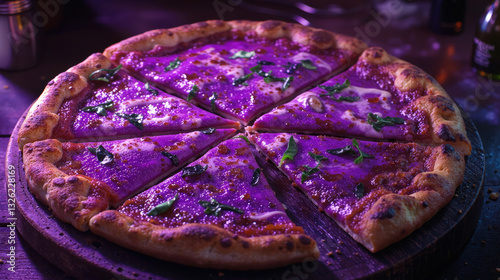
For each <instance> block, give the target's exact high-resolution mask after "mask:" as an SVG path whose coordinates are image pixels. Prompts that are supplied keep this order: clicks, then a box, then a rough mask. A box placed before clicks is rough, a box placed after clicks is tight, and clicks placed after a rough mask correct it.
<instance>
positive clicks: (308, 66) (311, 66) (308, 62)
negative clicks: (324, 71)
mask: <svg viewBox="0 0 500 280" xmlns="http://www.w3.org/2000/svg"><path fill="white" fill-rule="evenodd" d="M300 66H302V67H304V68H306V69H309V70H316V69H318V67H316V66H314V64H313V63H312V61H311V60H309V59H303V60H301V61H300Z"/></svg>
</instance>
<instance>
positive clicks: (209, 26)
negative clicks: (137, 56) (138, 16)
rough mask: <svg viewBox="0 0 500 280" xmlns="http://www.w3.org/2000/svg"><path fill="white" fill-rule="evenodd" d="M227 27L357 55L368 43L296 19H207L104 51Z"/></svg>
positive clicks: (175, 41) (145, 46)
mask: <svg viewBox="0 0 500 280" xmlns="http://www.w3.org/2000/svg"><path fill="white" fill-rule="evenodd" d="M230 30H240V31H243V32H255V34H256V35H258V36H260V37H264V38H269V39H276V38H283V37H285V38H289V39H291V40H292V41H293V42H296V43H299V44H302V45H306V46H314V47H317V48H319V49H328V48H332V47H333V48H338V49H340V50H343V51H346V52H348V53H349V54H350V55H354V56H356V57H357V56H359V54H361V52H363V50H364V49H366V48H367V45H366V44H365V43H364V42H363V41H361V40H358V39H356V38H354V37H349V36H345V35H341V34H337V33H333V32H330V31H326V30H323V29H317V28H312V27H307V26H303V25H300V24H295V23H286V22H283V21H277V20H268V21H248V20H237V21H221V20H208V21H203V22H198V23H193V24H188V25H183V26H179V27H174V28H170V29H156V30H151V31H148V32H145V33H142V34H139V35H136V36H133V37H130V38H128V39H125V40H123V41H121V42H118V43H116V44H114V45H112V46H110V47H108V48H107V49H106V50H105V51H104V55H105V56H107V57H109V58H111V57H113V54H114V53H116V52H119V51H123V52H131V51H148V50H152V49H153V48H155V47H156V46H164V47H175V46H177V45H179V44H181V43H188V42H190V41H193V40H195V39H199V38H203V37H208V36H211V35H214V34H217V33H221V32H227V31H230Z"/></svg>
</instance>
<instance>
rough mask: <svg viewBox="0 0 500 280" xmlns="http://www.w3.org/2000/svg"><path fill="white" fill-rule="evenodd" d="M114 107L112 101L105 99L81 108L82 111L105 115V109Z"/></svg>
mask: <svg viewBox="0 0 500 280" xmlns="http://www.w3.org/2000/svg"><path fill="white" fill-rule="evenodd" d="M113 108H114V105H113V101H111V100H110V101H106V102H104V103H101V104H97V105H95V106H87V107H84V108H82V111H84V112H87V113H90V112H93V113H97V114H98V115H100V116H106V115H107V114H108V112H107V111H106V110H111V109H113Z"/></svg>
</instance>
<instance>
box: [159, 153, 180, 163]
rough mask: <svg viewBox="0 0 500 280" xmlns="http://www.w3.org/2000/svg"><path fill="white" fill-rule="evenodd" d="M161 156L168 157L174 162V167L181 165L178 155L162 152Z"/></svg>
mask: <svg viewBox="0 0 500 280" xmlns="http://www.w3.org/2000/svg"><path fill="white" fill-rule="evenodd" d="M161 154H162V155H164V156H166V157H168V158H169V159H170V161H172V164H173V165H174V166H177V165H179V158H178V157H177V156H176V155H174V154H171V153H169V152H165V151H162V152H161Z"/></svg>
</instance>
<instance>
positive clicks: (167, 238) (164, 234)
mask: <svg viewBox="0 0 500 280" xmlns="http://www.w3.org/2000/svg"><path fill="white" fill-rule="evenodd" d="M160 238H161V239H162V240H163V241H166V242H169V241H172V240H174V233H173V232H171V231H164V232H162V233H161V234H160Z"/></svg>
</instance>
